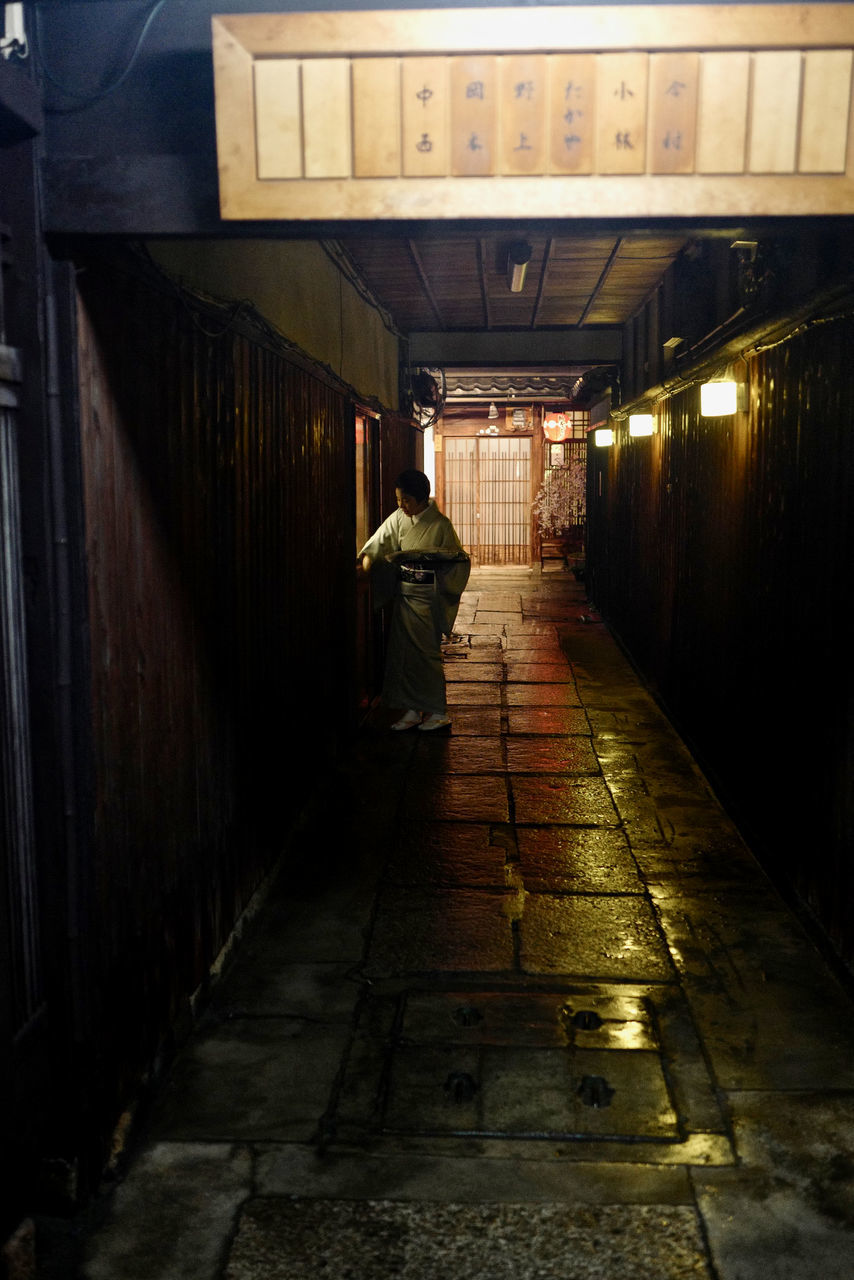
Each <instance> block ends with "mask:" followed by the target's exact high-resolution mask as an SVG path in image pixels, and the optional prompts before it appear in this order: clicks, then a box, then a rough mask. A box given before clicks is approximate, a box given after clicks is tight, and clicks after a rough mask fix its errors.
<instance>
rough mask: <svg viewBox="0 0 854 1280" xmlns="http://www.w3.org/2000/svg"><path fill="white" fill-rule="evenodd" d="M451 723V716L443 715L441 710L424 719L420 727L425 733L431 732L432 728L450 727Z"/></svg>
mask: <svg viewBox="0 0 854 1280" xmlns="http://www.w3.org/2000/svg"><path fill="white" fill-rule="evenodd" d="M450 725H451V718H450V716H443V715H442V713H441V712H440V711H434V712H433V714H432V715H431V716H428V717H427V719H426V720H422V721H421V723H420V725H419V726H418V728H419V729H422V730H423V731H424V732H425V733H429V732H430V731H431V730H432V729H448V728H450Z"/></svg>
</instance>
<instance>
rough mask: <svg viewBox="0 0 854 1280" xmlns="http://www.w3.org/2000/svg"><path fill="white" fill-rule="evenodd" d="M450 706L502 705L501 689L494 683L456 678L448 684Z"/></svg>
mask: <svg viewBox="0 0 854 1280" xmlns="http://www.w3.org/2000/svg"><path fill="white" fill-rule="evenodd" d="M447 689H448V706H449V707H500V706H501V691H500V689H498V688H497V687H496V686H495V685H493V684H476V683H474V682H473V681H472V682H469V681H467V680H456V681H452V682H451V683H450V684H448V686H447Z"/></svg>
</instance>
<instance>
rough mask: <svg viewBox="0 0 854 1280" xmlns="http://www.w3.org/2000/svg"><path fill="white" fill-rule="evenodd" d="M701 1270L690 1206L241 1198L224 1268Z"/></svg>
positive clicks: (408, 1279)
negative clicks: (240, 1210)
mask: <svg viewBox="0 0 854 1280" xmlns="http://www.w3.org/2000/svg"><path fill="white" fill-rule="evenodd" d="M438 1275H443V1276H448V1277H451V1276H465V1277H466V1278H467V1280H593V1278H594V1277H595V1278H596V1280H711V1272H710V1270H709V1268H708V1265H707V1263H706V1260H705V1250H704V1246H703V1239H702V1235H701V1232H700V1228H699V1224H698V1222H697V1218H696V1215H695V1213H694V1211H693V1209H690V1208H687V1207H682V1206H670V1207H668V1208H667V1209H661V1208H659V1207H657V1206H656V1207H653V1206H645V1205H633V1206H615V1205H598V1206H596V1207H595V1208H590V1207H581V1206H577V1207H573V1208H570V1207H567V1206H564V1205H560V1206H555V1205H469V1204H459V1205H454V1204H447V1205H438V1204H433V1203H427V1204H419V1203H417V1202H410V1203H401V1202H399V1201H388V1200H386V1201H370V1200H369V1201H364V1200H363V1201H360V1202H358V1203H350V1202H346V1201H345V1202H341V1201H317V1200H306V1199H297V1198H294V1199H292V1200H288V1201H282V1200H279V1199H276V1200H260V1199H258V1200H253V1201H251V1202H250V1203H249V1205H248V1206H247V1208H246V1210H245V1211H244V1213H243V1215H242V1217H241V1221H240V1225H239V1228H238V1232H237V1236H236V1238H235V1241H234V1244H233V1246H232V1249H231V1254H230V1257H229V1261H228V1265H227V1267H226V1270H225V1280H260V1277H263V1280H294V1277H299V1280H328V1278H329V1277H330V1276H340V1277H349V1278H350V1280H391V1277H396V1278H397V1280H436V1277H437V1276H438Z"/></svg>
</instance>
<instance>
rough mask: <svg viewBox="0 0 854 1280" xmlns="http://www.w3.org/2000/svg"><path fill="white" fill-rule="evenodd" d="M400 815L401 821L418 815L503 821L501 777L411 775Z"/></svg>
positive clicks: (505, 812)
mask: <svg viewBox="0 0 854 1280" xmlns="http://www.w3.org/2000/svg"><path fill="white" fill-rule="evenodd" d="M401 816H402V821H403V822H404V823H406V822H413V821H416V820H418V819H422V818H430V819H436V818H443V819H445V820H446V821H448V822H452V821H465V820H466V819H468V821H470V822H507V820H508V817H509V805H508V800H507V786H506V783H505V781H504V778H503V777H500V778H493V777H458V776H456V775H441V774H440V775H439V776H438V777H432V776H421V775H414V776H412V777H410V779H409V781H408V783H407V784H406V789H405V791H404V795H403V801H402V807H401Z"/></svg>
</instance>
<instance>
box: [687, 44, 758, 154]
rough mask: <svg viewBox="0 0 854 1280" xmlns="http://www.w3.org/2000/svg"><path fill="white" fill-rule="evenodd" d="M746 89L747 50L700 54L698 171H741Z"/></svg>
mask: <svg viewBox="0 0 854 1280" xmlns="http://www.w3.org/2000/svg"><path fill="white" fill-rule="evenodd" d="M749 92H750V54H749V53H703V54H701V55H700V89H699V103H698V118H697V162H696V169H697V172H698V173H743V172H744V167H745V158H746V154H747V110H748V98H749Z"/></svg>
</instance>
